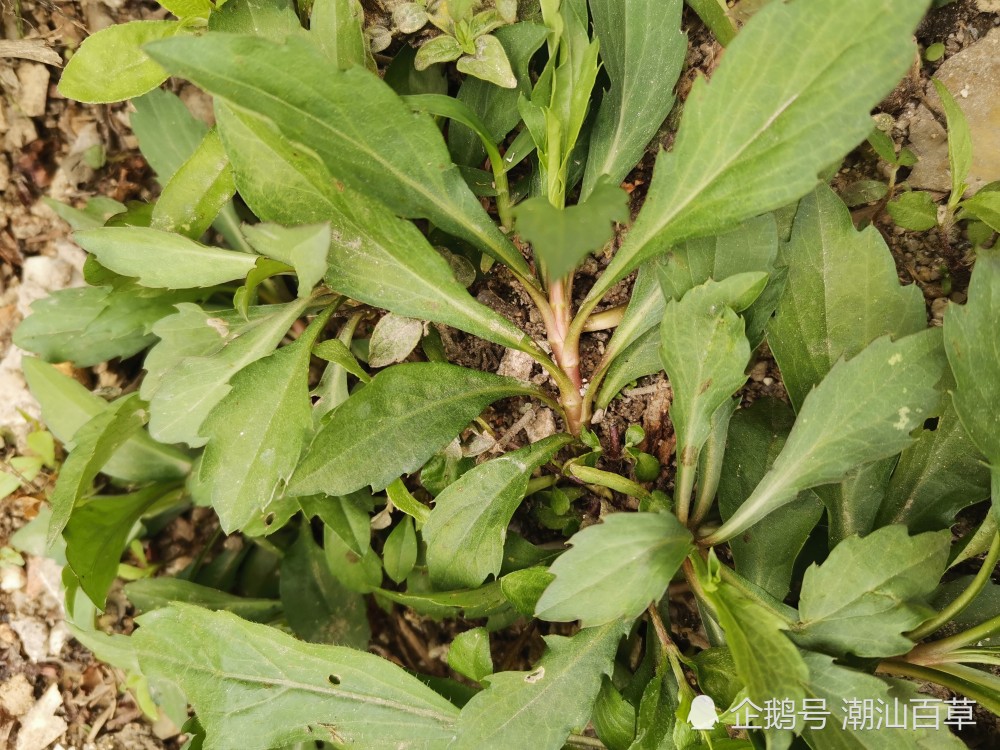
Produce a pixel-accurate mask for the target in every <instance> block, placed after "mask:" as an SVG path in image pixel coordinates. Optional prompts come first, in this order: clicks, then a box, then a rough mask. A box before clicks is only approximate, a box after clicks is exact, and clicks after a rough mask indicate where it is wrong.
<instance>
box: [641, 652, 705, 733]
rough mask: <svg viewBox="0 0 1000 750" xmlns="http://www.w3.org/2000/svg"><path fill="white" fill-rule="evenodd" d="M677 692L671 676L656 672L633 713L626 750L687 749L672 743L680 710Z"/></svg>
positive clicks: (661, 670)
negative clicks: (632, 733) (631, 737)
mask: <svg viewBox="0 0 1000 750" xmlns="http://www.w3.org/2000/svg"><path fill="white" fill-rule="evenodd" d="M661 672H662V673H661ZM677 692H678V691H677V679H676V678H675V677H674V675H673V673H672V672H670V671H669V670H665V669H658V670H657V673H656V674H654V675H653V679H651V680H650V681H649V682H648V683H647V684H646V687H645V689H644V690H643V691H642V698H641V699H640V701H639V710H638V712H637V714H636V722H635V741H634V742H632V744H630V745H629V746H628V750H659V748H661V747H688V746H689V745H686V744H684V743H677V742H675V741H674V739H675V732H676V730H677V718H678V717H677V713H678V710H679V706H678V701H677V697H678V696H677ZM712 747H714V745H712Z"/></svg>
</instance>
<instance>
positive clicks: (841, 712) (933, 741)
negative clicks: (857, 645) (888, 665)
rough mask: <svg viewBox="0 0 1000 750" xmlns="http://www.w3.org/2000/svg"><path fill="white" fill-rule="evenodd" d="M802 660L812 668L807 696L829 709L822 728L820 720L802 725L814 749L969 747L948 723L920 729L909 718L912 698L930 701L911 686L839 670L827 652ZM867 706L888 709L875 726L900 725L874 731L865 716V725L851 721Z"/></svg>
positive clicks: (943, 749)
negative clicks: (826, 654)
mask: <svg viewBox="0 0 1000 750" xmlns="http://www.w3.org/2000/svg"><path fill="white" fill-rule="evenodd" d="M802 658H803V660H804V661H805V663H806V666H807V667H808V668H809V681H808V683H806V686H805V690H806V697H807V698H809V699H811V700H813V701H823V705H825V706H827V707H828V708H829V711H830V715H829V716H828V717H825V718H826V721H825V723H824V725H823V726H820V724H819V722H817V721H812V722H802V736H803V737H804V738H805V740H806V741H807V742H808V743H809V745H810V747H813V748H823V750H827V748H830V750H841V748H843V750H897V748H899V749H900V750H937V749H938V748H941V750H961V748H962V747H964V746H965V743H964V742H962V741H961V740H960V739H959V738H958V737H956V736H955V735H953V734H952V733H951V731H950V730H949V729H948V727H947V726H945V725H944V723H943V721H942V722H941V723H940V724H939V726H940V729H939V730H935V729H931V728H929V727H926V725H925V726H924V727H922V728H915V727H914V726H913V718H912V716H911V717H910V718H909V719H908V720H907V718H906V717H905V716H903V711H905V710H906V709H907V708H909V707H910V705H909V704H910V701H911V700H915V699H916V700H920V699H922V698H924V697H925V696H924V695H923V694H921V693H916V691H915V690H914V689H913V688H912V687H911V686H910V684H909V683H904V682H899V681H892V682H891V683H887V682H886V681H884V680H881V679H879V678H878V677H873V676H872V675H869V674H865V673H864V672H859V671H857V670H854V669H848V668H847V667H842V666H839V665H837V664H835V663H834V661H833V659H832V658H830V657H829V656H824V655H823V654H814V653H810V652H804V653H803V655H802ZM866 703H867V705H874V706H880V707H883V706H884V707H885V714H884V715H883V716H878V715H876V717H875V718H874V722H878V721H880V720H881V721H882V722H885V724H888V723H890V722H891V723H894V724H895V725H896V726H885V725H880V726H879V728H878V729H877V730H876V731H872V726H873V725H868V724H867V723H866V722H865V721H864V720H863V718H862V721H860V722H858V721H857V719H852V718H851V716H850V714H849V711H854V712H855V713H857V711H858V709H859V708H861V710H862V711H863V707H864V706H865V705H866ZM814 705H815V704H814ZM931 710H934V709H931ZM924 715H925V716H926V714H924Z"/></svg>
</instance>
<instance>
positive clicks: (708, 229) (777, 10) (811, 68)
mask: <svg viewBox="0 0 1000 750" xmlns="http://www.w3.org/2000/svg"><path fill="white" fill-rule="evenodd" d="M926 5H927V4H926V2H912V0H875V1H874V2H873V1H872V0H812V1H811V2H808V3H770V4H769V5H767V7H765V8H764V9H763V10H761V11H760V12H759V13H757V14H756V15H755V16H754V17H753V18H752V19H751V20H750V21H749V22H748V23H747V25H746V26H745V27H744V29H743V31H741V32H740V34H739V36H738V37H737V38H736V40H734V42H733V44H732V45H731V46H730V47H729V49H727V50H726V55H725V59H724V60H723V61H722V63H721V64H720V65H719V67H718V69H717V70H716V71H715V73H714V74H713V75H712V80H711V82H710V83H706V82H705V80H704V79H698V80H697V81H695V85H694V88H693V89H692V91H691V93H690V95H689V96H688V99H687V102H686V104H685V108H684V117H683V120H682V122H681V126H680V130H679V132H678V134H677V139H676V141H675V142H674V147H673V149H672V150H671V151H670V152H669V153H664V154H661V155H660V158H659V159H658V160H657V165H656V170H655V173H654V176H653V182H652V185H651V187H650V191H649V194H648V197H647V199H646V203H645V205H644V206H643V209H642V211H641V212H640V214H639V218H638V219H637V220H636V222H635V225H634V226H633V227H632V230H631V232H630V233H629V235H628V236H627V237H626V239H625V243H624V245H623V246H622V247H621V249H620V250H619V251H618V253H617V254H616V256H615V258H614V260H613V261H612V262H611V264H610V265H609V266H608V268H607V270H606V271H605V272H604V274H603V275H602V276H601V278H600V279H599V281H598V282H597V283H596V284H595V285H594V287H593V289H592V290H591V292H590V293H589V294H588V297H587V299H588V300H589V301H591V302H594V301H596V300H599V299H600V298H601V297H603V296H604V294H605V293H606V292H607V291H608V290H609V289H610V288H611V287H612V286H614V284H615V283H617V282H618V280H619V279H621V278H623V277H624V276H626V275H627V274H628V273H629V272H630V271H632V270H633V269H634V268H636V267H637V266H638V265H639V264H640V263H642V262H643V261H644V260H646V259H647V258H650V257H652V256H654V255H656V254H658V253H660V252H663V251H664V250H665V249H666V248H667V247H669V246H671V245H676V244H677V243H678V242H680V241H682V240H685V239H689V238H691V237H697V236H704V235H709V234H715V233H718V232H719V231H721V230H724V229H726V228H728V227H730V226H732V225H734V224H736V223H738V222H740V221H742V220H744V219H747V218H749V217H751V216H757V215H759V214H762V213H765V212H766V211H770V210H773V209H776V208H779V207H780V206H784V205H786V204H788V203H790V202H792V201H794V200H795V199H797V198H799V197H800V196H802V195H804V194H805V193H807V192H808V191H809V190H811V189H812V188H813V187H814V186H815V184H816V181H817V180H816V175H817V174H818V173H819V172H820V171H821V170H823V169H825V168H826V167H827V166H828V165H829V164H831V163H834V162H837V161H839V159H840V158H841V157H842V156H843V155H844V154H845V153H847V152H848V151H850V150H851V149H852V148H854V147H855V146H856V145H857V144H858V143H859V142H860V141H862V140H863V139H864V138H865V136H867V135H868V133H869V131H870V130H871V118H870V116H869V112H870V111H871V109H872V107H874V106H875V105H876V104H877V103H878V102H879V101H880V100H881V99H882V97H883V96H885V95H886V94H887V93H888V92H889V91H890V90H891V89H892V88H893V86H895V84H896V82H897V80H898V79H899V77H900V76H901V75H902V74H903V72H904V71H905V70H906V68H907V66H908V65H910V63H911V62H912V60H913V43H912V37H911V35H912V32H913V29H914V28H915V27H916V25H917V23H918V22H919V21H920V19H921V17H922V16H923V12H924V10H925V9H926ZM788 39H795V40H796V43H795V44H788V43H787V40H788ZM734 122H738V123H740V126H739V127H732V124H733V123H734Z"/></svg>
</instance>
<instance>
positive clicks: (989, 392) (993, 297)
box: [944, 251, 1000, 515]
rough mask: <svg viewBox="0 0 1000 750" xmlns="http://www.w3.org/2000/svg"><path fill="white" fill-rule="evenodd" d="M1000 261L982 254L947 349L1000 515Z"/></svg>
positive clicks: (959, 404) (952, 312)
mask: <svg viewBox="0 0 1000 750" xmlns="http://www.w3.org/2000/svg"><path fill="white" fill-rule="evenodd" d="M998 319H1000V256H998V255H997V254H996V253H992V252H987V251H980V252H979V253H978V254H977V257H976V266H975V268H974V269H973V271H972V281H971V282H970V284H969V301H968V302H966V303H965V305H964V306H962V307H957V306H954V307H950V308H949V310H948V314H947V315H946V316H945V319H944V347H945V351H946V352H947V353H948V362H949V363H950V364H951V371H952V373H954V375H955V390H954V391H953V392H952V399H953V402H954V405H955V411H956V412H958V417H959V419H960V420H961V421H962V426H963V427H965V430H966V432H967V433H968V435H969V438H970V439H971V440H972V442H973V443H974V444H975V446H976V447H977V448H979V450H980V451H981V452H982V453H983V455H985V456H986V458H987V459H988V460H989V463H990V467H991V473H992V485H993V498H994V505H993V510H994V513H995V514H997V515H1000V510H998V508H1000V504H998V502H997V497H998V493H997V490H998V488H1000V346H998V344H997V337H996V325H997V320H998Z"/></svg>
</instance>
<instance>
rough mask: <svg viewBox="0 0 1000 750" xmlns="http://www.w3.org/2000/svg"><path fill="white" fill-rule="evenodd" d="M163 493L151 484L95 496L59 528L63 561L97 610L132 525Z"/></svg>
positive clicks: (104, 595) (114, 574) (116, 570)
mask: <svg viewBox="0 0 1000 750" xmlns="http://www.w3.org/2000/svg"><path fill="white" fill-rule="evenodd" d="M163 496H164V488H163V486H162V485H153V486H152V487H147V488H146V489H144V490H140V491H138V492H133V493H131V494H129V495H120V496H115V497H95V498H92V499H91V500H88V501H86V502H84V503H83V504H81V505H80V506H79V507H77V508H75V509H74V510H73V515H72V516H70V519H69V521H68V522H67V524H66V528H65V530H64V531H63V536H64V537H65V538H66V561H67V563H68V564H69V567H70V569H71V570H72V571H73V573H74V575H76V577H77V580H79V582H80V588H82V589H83V590H84V592H85V593H86V594H87V596H88V597H89V598H90V600H91V601H92V602H93V603H94V605H95V606H96V607H97V608H98V609H101V610H103V609H104V601H105V597H106V596H107V593H108V589H110V588H111V584H112V583H113V582H114V580H115V576H116V575H117V574H118V562H119V560H121V556H122V552H123V551H124V550H125V545H126V544H128V541H129V538H130V535H131V533H132V528H133V527H134V526H135V524H136V522H137V521H138V520H139V519H140V518H142V516H143V514H144V513H145V512H146V511H147V510H148V509H149V508H150V507H151V506H152V505H153V504H154V503H156V502H157V501H158V500H160V499H161V498H163Z"/></svg>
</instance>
